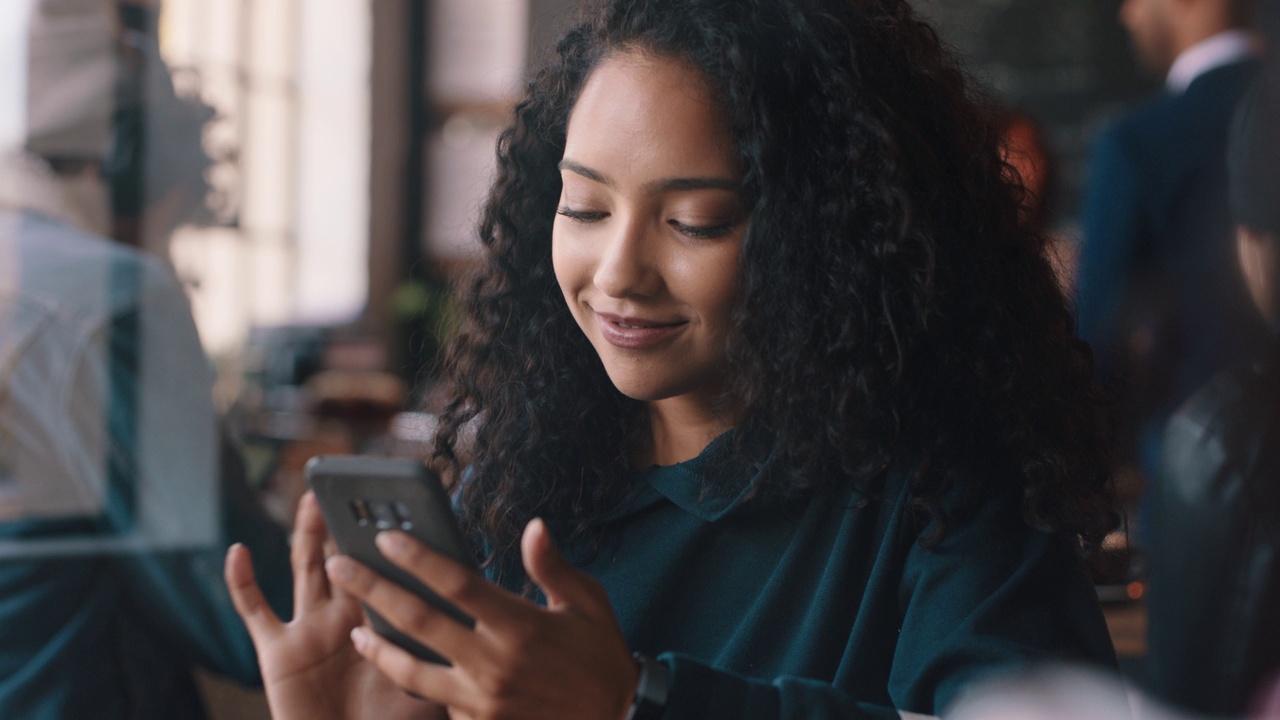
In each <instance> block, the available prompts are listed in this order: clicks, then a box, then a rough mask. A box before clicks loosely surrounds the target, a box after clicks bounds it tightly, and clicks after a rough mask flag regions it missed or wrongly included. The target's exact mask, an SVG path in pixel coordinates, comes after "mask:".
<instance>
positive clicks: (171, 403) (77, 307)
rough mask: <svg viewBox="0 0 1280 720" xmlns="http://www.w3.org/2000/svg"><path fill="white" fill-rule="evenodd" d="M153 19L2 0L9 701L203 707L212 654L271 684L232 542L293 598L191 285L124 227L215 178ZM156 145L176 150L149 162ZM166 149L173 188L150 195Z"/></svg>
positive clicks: (1, 625) (111, 709)
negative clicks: (242, 598)
mask: <svg viewBox="0 0 1280 720" xmlns="http://www.w3.org/2000/svg"><path fill="white" fill-rule="evenodd" d="M122 19H123V20H124V21H126V22H125V23H122ZM136 19H137V16H136V9H129V8H121V7H118V6H117V4H116V2H115V1H114V0H6V1H5V2H4V3H3V4H2V5H0V54H2V57H0V76H2V77H3V80H4V82H2V83H0V91H3V92H4V93H6V95H7V97H5V98H3V101H2V102H0V113H3V115H0V717H4V718H23V719H24V720H43V719H46V718H48V719H55V718H90V717H104V718H134V719H138V720H142V719H150V718H155V719H157V720H158V719H160V718H165V719H173V718H180V719H181V718H200V717H204V715H205V713H204V708H203V705H202V701H201V697H200V695H199V692H198V689H197V687H196V684H195V681H194V678H193V676H192V669H193V668H194V667H196V666H203V667H206V668H208V669H210V670H212V671H214V672H217V673H221V674H225V675H228V676H230V677H232V678H234V679H236V680H238V681H240V682H243V683H248V684H255V683H257V682H259V675H258V668H257V663H256V659H255V657H254V653H253V648H252V645H251V644H250V642H249V638H248V636H247V634H246V633H245V631H244V629H243V626H242V625H241V624H240V622H239V620H238V618H237V617H236V615H235V611H234V609H233V607H232V604H231V601H230V598H229V596H228V593H227V591H226V588H225V585H224V584H223V582H222V579H221V576H220V572H219V571H220V559H221V556H222V553H223V549H224V548H225V547H226V546H227V545H228V544H229V543H230V542H233V541H239V542H245V543H248V544H251V545H252V546H254V547H255V548H256V550H255V553H254V557H255V560H256V561H257V562H258V563H259V566H260V571H261V573H262V575H261V576H262V577H263V578H264V580H265V581H266V582H267V583H268V588H267V591H266V593H267V597H268V598H269V601H270V602H271V603H272V605H273V606H274V607H276V608H279V609H280V610H281V611H287V609H288V606H289V600H290V587H289V583H288V578H289V569H288V562H287V556H288V548H287V545H286V543H285V540H284V537H283V534H282V531H281V530H280V528H279V527H277V526H276V525H274V524H273V523H271V522H270V521H269V520H268V519H267V517H266V515H265V514H264V513H262V512H261V510H260V509H259V508H258V507H257V505H256V502H255V499H254V498H253V496H252V493H251V492H250V491H249V488H248V487H247V485H246V484H245V482H244V479H243V475H242V466H241V465H240V463H239V458H238V456H237V454H236V452H235V450H234V449H233V448H232V447H231V446H230V444H229V443H227V442H225V441H224V440H223V439H222V437H221V434H220V432H219V425H218V422H217V418H216V416H215V413H214V409H213V405H212V395H211V393H212V372H211V369H210V367H209V364H208V361H207V359H206V358H205V356H204V353H203V350H202V348H201V345H200V341H199V337H198V335H197V332H196V328H195V325H194V323H193V321H192V317H191V312H190V308H189V306H188V304H187V299H186V296H185V294H184V291H183V289H182V287H181V285H180V284H179V282H178V281H177V279H176V278H175V276H174V272H173V269H172V268H171V267H170V266H169V265H168V263H167V262H165V261H164V260H162V259H160V258H157V257H151V256H148V255H145V254H142V253H140V252H138V251H136V250H134V249H132V248H129V247H125V246H124V245H121V244H118V243H115V242H112V241H110V240H108V239H106V236H107V235H109V234H110V233H111V232H112V231H113V228H114V229H115V230H117V231H119V230H121V229H122V228H126V229H129V230H130V232H129V234H130V236H131V238H133V239H134V240H135V241H137V240H139V239H141V238H143V237H145V235H146V233H148V232H151V233H164V232H167V231H169V230H172V228H173V227H175V226H176V225H177V224H179V223H180V222H183V221H186V220H187V219H189V218H190V217H191V216H190V214H189V213H188V212H187V211H188V210H190V209H191V208H193V207H195V206H198V205H199V204H201V203H202V193H203V192H204V185H203V182H202V181H201V179H200V173H201V172H202V171H203V169H204V166H205V165H204V164H202V163H200V162H196V163H187V162H182V161H183V159H190V158H195V157H198V156H199V154H200V153H199V148H198V146H197V147H195V148H192V147H167V146H156V145H155V144H154V141H155V140H156V138H157V137H159V138H179V137H180V138H184V141H187V142H198V140H199V136H200V131H199V123H201V122H203V119H204V118H207V117H208V112H207V109H206V108H202V107H200V106H197V105H193V104H186V105H184V104H182V103H181V101H179V100H178V99H177V98H176V97H174V95H173V92H172V88H171V86H169V85H168V84H167V83H168V78H167V75H165V73H164V69H163V67H162V66H160V65H159V64H158V62H159V61H158V56H157V55H156V54H155V53H154V52H153V47H152V48H151V49H149V46H148V44H147V43H148V41H147V39H146V38H145V37H143V36H140V35H139V34H138V33H137V32H135V31H131V30H129V29H128V24H129V23H131V22H132V21H134V20H136ZM157 81H159V84H157ZM152 88H155V90H154V91H150V92H149V90H151V89H152ZM152 103H158V104H159V105H160V106H161V107H158V108H157V107H155V106H153V105H152ZM144 115H145V116H146V117H149V118H152V119H153V122H151V123H144V122H138V119H139V118H140V117H142V116H144ZM154 118H168V119H169V121H168V122H167V123H161V124H159V125H157V123H155V122H154ZM183 121H185V122H186V124H185V125H183V126H182V127H177V126H176V123H179V122H183ZM192 123H195V124H194V125H192ZM149 131H156V132H149ZM148 144H150V147H151V148H152V152H151V153H150V157H152V158H156V159H157V160H160V159H163V162H159V163H146V164H145V165H143V164H142V163H143V161H142V158H143V157H144V156H145V155H144V153H143V152H142V150H141V149H142V148H143V147H147V146H148ZM154 165H167V168H166V172H167V173H168V175H166V176H164V177H162V178H160V180H161V182H159V183H156V182H155V179H154V178H151V181H152V182H151V183H150V185H151V187H158V188H163V189H164V192H163V194H160V195H155V194H144V193H143V192H142V191H141V190H140V189H141V188H143V187H144V183H143V182H142V179H143V178H144V176H145V174H146V173H147V172H148V170H147V169H146V168H148V167H152V166H154ZM186 173H192V174H193V175H191V176H188V175H186Z"/></svg>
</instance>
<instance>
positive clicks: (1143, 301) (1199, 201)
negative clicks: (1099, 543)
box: [1077, 0, 1264, 544]
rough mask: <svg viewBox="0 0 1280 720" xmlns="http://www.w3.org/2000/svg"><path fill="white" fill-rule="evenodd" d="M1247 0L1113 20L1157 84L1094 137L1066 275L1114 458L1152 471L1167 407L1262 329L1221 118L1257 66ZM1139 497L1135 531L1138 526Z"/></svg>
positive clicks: (1150, 8) (1158, 2) (1184, 1)
mask: <svg viewBox="0 0 1280 720" xmlns="http://www.w3.org/2000/svg"><path fill="white" fill-rule="evenodd" d="M1250 6H1251V3H1250V2H1249V0H1124V2H1123V4H1122V5H1121V7H1120V20H1121V22H1122V23H1123V24H1124V26H1125V28H1126V29H1127V30H1128V31H1129V34H1130V37H1131V39H1132V43H1133V47H1134V51H1135V54H1136V55H1137V57H1138V60H1139V61H1140V62H1141V63H1142V64H1143V65H1144V66H1145V67H1146V68H1148V69H1149V70H1151V71H1152V72H1155V73H1158V74H1160V75H1162V76H1163V77H1164V87H1163V89H1162V90H1161V92H1160V93H1159V94H1158V95H1157V96H1155V97H1153V98H1151V99H1149V100H1147V101H1146V102H1144V103H1142V104H1141V105H1139V106H1138V107H1136V108H1134V109H1132V110H1131V111H1129V112H1128V113H1127V114H1126V115H1124V116H1123V117H1122V118H1120V119H1119V120H1118V121H1117V122H1115V123H1114V124H1112V125H1110V126H1109V127H1107V128H1105V129H1104V130H1103V132H1102V133H1101V134H1100V135H1099V137H1098V139H1097V141H1096V143H1095V145H1094V149H1093V157H1092V165H1091V168H1090V175H1089V180H1088V186H1087V188H1086V193H1085V199H1084V217H1083V231H1084V232H1083V238H1082V248H1081V252H1080V265H1079V272H1078V276H1077V289H1078V306H1077V310H1078V317H1079V324H1080V334H1081V336H1082V337H1083V338H1085V339H1086V340H1088V341H1089V342H1090V343H1092V344H1093V345H1094V346H1095V349H1096V350H1097V352H1098V355H1099V358H1100V361H1101V362H1100V367H1101V368H1102V370H1103V376H1104V377H1103V380H1104V382H1105V383H1106V384H1107V385H1108V386H1109V387H1110V388H1111V389H1112V390H1113V391H1115V392H1116V393H1117V394H1118V397H1119V401H1120V403H1119V412H1120V418H1119V428H1120V438H1119V443H1120V447H1119V448H1118V455H1119V458H1120V460H1121V461H1122V462H1124V463H1125V464H1127V465H1129V466H1131V467H1133V468H1135V469H1137V470H1139V474H1138V477H1139V478H1141V479H1142V481H1143V484H1144V485H1145V484H1147V481H1148V480H1149V479H1150V478H1151V477H1152V476H1153V472H1154V468H1155V465H1156V459H1157V457H1158V454H1159V445H1160V437H1161V433H1162V432H1163V428H1164V425H1165V423H1166V422H1167V420H1168V417H1169V415H1170V414H1171V413H1172V411H1173V409H1174V408H1175V407H1177V405H1178V404H1179V403H1181V402H1182V401H1183V400H1185V399H1186V398H1187V397H1188V396H1189V395H1190V394H1191V393H1192V392H1193V391H1194V390H1195V389H1196V388H1198V387H1200V386H1201V385H1203V384H1204V383H1205V382H1206V381H1207V380H1208V379H1209V377H1210V376H1211V375H1212V374H1213V373H1214V372H1216V371H1217V370H1220V369H1222V368H1223V367H1226V366H1227V365H1229V364H1230V363H1233V362H1236V361H1238V360H1240V359H1241V358H1243V357H1248V356H1249V355H1251V354H1252V353H1253V352H1255V351H1256V350H1257V349H1258V348H1259V347H1260V345H1261V344H1262V341H1263V337H1264V333H1263V331H1262V328H1261V326H1260V324H1259V323H1258V322H1257V319H1256V317H1255V313H1254V312H1253V310H1252V308H1250V307H1249V303H1248V298H1247V296H1246V295H1245V292H1244V288H1243V285H1242V283H1241V281H1240V276H1239V273H1238V272H1237V271H1236V262H1235V257H1234V254H1233V253H1232V252H1231V242H1230V238H1231V237H1232V231H1231V223H1230V220H1229V218H1228V213H1227V191H1226V166H1225V162H1224V159H1223V158H1224V153H1225V149H1226V137H1227V126H1228V124H1229V121H1230V117H1231V113H1232V111H1233V109H1234V108H1235V105H1236V103H1237V102H1238V101H1239V98H1240V97H1241V95H1243V93H1244V90H1245V88H1246V87H1247V85H1248V83H1249V81H1250V80H1251V79H1252V78H1253V76H1254V75H1255V73H1256V71H1257V67H1258V59H1257V58H1258V55H1259V51H1260V43H1259V41H1258V39H1257V38H1256V37H1255V35H1254V34H1253V33H1251V32H1250V31H1248V30H1247V29H1246V26H1247V22H1248V20H1249V15H1250V12H1249V11H1250ZM1147 511H1148V508H1147V507H1146V504H1145V503H1144V509H1143V514H1142V516H1141V517H1140V518H1139V525H1138V528H1137V530H1138V532H1137V535H1138V537H1137V539H1138V541H1139V544H1141V541H1142V539H1143V535H1144V534H1145V530H1144V528H1145V526H1146V523H1145V522H1144V521H1145V515H1146V513H1147Z"/></svg>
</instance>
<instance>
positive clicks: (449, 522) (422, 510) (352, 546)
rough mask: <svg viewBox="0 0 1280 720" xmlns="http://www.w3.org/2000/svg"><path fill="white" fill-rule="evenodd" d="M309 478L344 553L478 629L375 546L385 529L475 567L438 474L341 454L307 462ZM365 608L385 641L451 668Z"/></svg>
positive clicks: (405, 463)
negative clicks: (394, 531) (399, 533)
mask: <svg viewBox="0 0 1280 720" xmlns="http://www.w3.org/2000/svg"><path fill="white" fill-rule="evenodd" d="M306 476H307V483H308V484H309V485H310V486H311V489H312V490H313V491H315V495H316V499H317V500H318V501H319V502H320V513H321V514H322V515H323V516H324V522H325V525H327V526H328V528H329V534H330V535H332V536H333V539H334V542H336V543H337V545H338V549H339V550H341V551H342V553H343V554H344V555H348V556H350V557H352V558H354V559H356V560H358V561H359V562H361V563H363V564H364V565H366V566H368V567H370V568H373V570H374V571H375V572H377V573H378V574H380V575H382V576H383V577H385V578H387V579H388V580H390V581H392V582H394V583H396V584H398V585H400V586H401V587H404V588H405V589H407V590H409V591H410V592H412V593H413V594H415V595H417V596H418V597H420V598H422V600H423V601H425V602H427V603H429V604H431V605H432V606H434V607H436V608H437V609H439V610H440V611H441V612H443V613H444V614H445V615H447V616H449V617H450V618H452V619H453V620H454V621H456V622H459V623H461V624H463V625H466V626H467V627H469V628H474V627H475V620H473V619H472V618H471V617H470V616H468V615H467V614H466V613H464V612H462V611H461V610H459V609H458V608H457V607H456V606H454V605H453V604H451V603H449V602H448V601H446V600H444V599H443V598H441V597H440V596H438V595H436V594H435V593H433V592H432V591H431V590H429V589H428V588H427V587H426V586H425V585H423V584H422V583H421V582H419V581H418V579H417V578H415V577H413V576H412V575H410V574H409V573H407V572H405V571H404V570H402V569H401V568H400V567H399V566H397V565H395V564H393V563H392V562H391V561H390V560H388V559H387V558H385V557H384V556H383V555H382V552H381V551H379V550H378V546H377V545H376V544H375V543H374V538H375V537H376V536H377V534H378V533H379V532H382V531H383V530H402V531H404V532H406V533H408V534H409V535H412V536H413V537H415V538H417V539H418V540H420V541H421V542H423V543H424V544H426V545H428V546H430V547H432V548H434V549H435V550H437V551H439V552H441V553H443V554H445V555H447V556H448V557H451V558H453V559H454V560H457V561H458V562H460V563H463V564H465V565H467V566H468V567H471V568H475V566H476V564H475V557H474V556H473V555H472V551H471V549H470V547H469V546H468V544H467V542H466V540H465V539H464V538H463V535H462V531H461V529H460V528H459V527H458V522H457V518H456V517H455V516H454V514H453V507H452V504H451V503H450V502H449V495H448V493H446V492H445V490H444V486H443V485H442V484H441V482H440V476H439V475H437V474H436V473H435V472H434V471H432V470H431V469H430V468H428V467H427V466H426V465H423V464H422V463H420V462H417V461H415V460H406V459H398V458H378V457H363V456H354V455H335V456H318V457H313V458H311V459H310V460H309V461H307V466H306ZM364 610H365V614H366V615H367V616H368V617H369V623H370V624H371V625H372V626H373V629H374V630H375V631H376V632H377V633H378V634H379V635H381V636H383V637H384V638H386V639H388V640H390V641H391V642H393V643H395V644H396V645H399V646H400V647H402V648H404V649H405V650H407V651H408V652H410V653H411V654H413V655H414V656H416V657H418V658H420V659H422V660H426V661H428V662H433V663H439V664H443V665H448V664H449V663H448V661H447V660H445V659H444V658H443V657H441V656H440V655H438V654H437V653H435V652H433V651H432V650H431V649H430V648H428V647H426V646H424V645H422V644H421V643H419V642H418V641H416V640H414V639H413V638H411V637H409V636H408V635H405V634H404V633H402V632H400V631H399V630H397V629H396V628H394V627H392V626H391V624H390V623H388V622H387V621H386V620H384V619H383V618H382V617H380V616H379V615H378V614H377V613H376V612H374V611H373V610H370V609H369V607H368V606H367V605H366V606H365V608H364Z"/></svg>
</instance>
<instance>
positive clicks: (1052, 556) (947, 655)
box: [659, 498, 1115, 720]
mask: <svg viewBox="0 0 1280 720" xmlns="http://www.w3.org/2000/svg"><path fill="white" fill-rule="evenodd" d="M928 531H929V528H927V527H926V528H924V532H925V533H926V534H927V533H928ZM902 535H903V537H902V538H900V539H899V540H898V541H897V543H896V544H897V546H898V547H899V548H902V555H900V556H899V557H900V559H901V562H902V565H901V568H900V570H901V574H900V579H899V581H898V597H897V605H898V617H896V618H894V617H890V616H886V617H885V618H884V622H885V623H893V622H896V623H897V632H896V633H890V634H888V635H889V636H891V637H893V638H895V640H892V641H890V642H893V643H894V646H893V648H892V649H891V650H890V651H889V653H888V654H889V655H890V656H891V657H892V661H891V668H890V669H889V671H888V681H887V685H888V687H887V696H888V697H889V698H891V700H892V707H891V706H888V705H886V704H883V703H882V702H867V699H866V698H862V697H855V696H853V694H852V693H851V692H850V691H849V690H848V689H845V688H843V687H841V686H840V684H839V683H838V682H837V683H833V682H824V681H819V680H814V679H807V678H802V677H794V676H783V677H776V678H772V679H760V678H749V677H744V676H742V675H739V674H736V673H732V672H727V671H725V670H722V669H718V668H714V667H711V666H709V665H708V664H706V663H703V662H701V661H699V660H696V659H694V658H691V657H688V656H685V655H681V654H676V653H668V654H665V655H660V656H659V659H660V660H662V661H663V662H665V663H666V664H667V666H668V667H669V668H670V670H671V692H670V697H669V702H668V708H667V711H666V714H665V715H663V718H664V719H667V720H682V719H683V718H716V719H721V718H742V719H744V720H745V719H747V718H751V719H759V720H774V719H779V720H780V719H784V718H795V719H797V720H798V719H799V718H817V719H822V718H868V719H870V718H897V717H899V710H904V711H910V712H917V713H934V714H937V713H940V712H942V711H944V710H946V709H947V708H948V707H949V706H950V705H951V704H952V703H953V702H954V701H955V700H957V699H958V698H959V697H960V696H961V694H962V693H964V692H965V691H966V690H968V689H969V688H970V687H972V686H973V685H974V683H976V682H980V681H982V680H985V679H989V678H991V677H994V676H997V675H1000V674H1004V673H1012V672H1018V671H1021V670H1025V669H1029V668H1032V667H1035V666H1037V665H1039V664H1041V663H1045V662H1063V661H1066V662H1076V663H1085V664H1093V665H1099V666H1103V667H1107V668H1114V667H1115V655H1114V652H1113V650H1112V647H1111V642H1110V638H1109V636H1108V634H1107V630H1106V625H1105V623H1104V622H1103V619H1102V613H1101V610H1100V608H1099V605H1098V602H1097V597H1096V594H1095V593H1094V590H1093V587H1092V584H1091V582H1090V581H1089V578H1088V576H1087V573H1086V572H1085V570H1084V567H1083V563H1082V562H1081V560H1080V557H1079V551H1078V549H1077V547H1076V545H1075V544H1074V543H1073V542H1072V541H1071V540H1070V539H1069V538H1067V537H1064V536H1061V535H1054V534H1050V533H1045V532H1039V531H1036V530H1033V529H1032V528H1030V527H1028V526H1027V525H1026V524H1025V523H1024V522H1023V520H1022V518H1021V516H1020V514H1019V512H1018V508H1017V501H1016V499H1013V498H1011V499H1009V500H1008V501H1007V502H1004V501H994V500H991V501H987V502H984V503H981V504H980V506H979V507H978V508H976V509H975V510H974V512H973V513H972V514H970V515H968V516H966V517H965V518H964V521H963V522H954V523H953V524H952V526H951V527H950V528H949V530H948V532H947V534H946V535H944V536H943V539H942V540H941V542H939V543H938V544H937V545H936V546H932V547H928V548H925V547H921V546H920V543H919V542H918V538H919V535H917V534H915V533H914V532H910V531H907V530H904V531H903V533H902ZM863 611H866V610H865V606H864V610H863ZM886 615H888V613H886ZM853 671H854V672H855V673H858V672H860V671H859V669H858V668H854V669H853ZM861 672H863V674H865V672H866V671H861Z"/></svg>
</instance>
